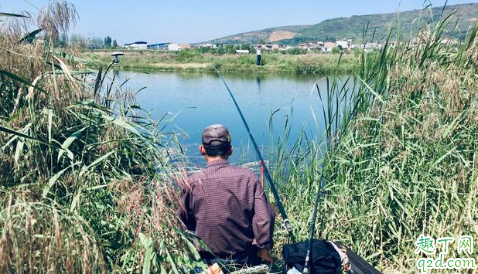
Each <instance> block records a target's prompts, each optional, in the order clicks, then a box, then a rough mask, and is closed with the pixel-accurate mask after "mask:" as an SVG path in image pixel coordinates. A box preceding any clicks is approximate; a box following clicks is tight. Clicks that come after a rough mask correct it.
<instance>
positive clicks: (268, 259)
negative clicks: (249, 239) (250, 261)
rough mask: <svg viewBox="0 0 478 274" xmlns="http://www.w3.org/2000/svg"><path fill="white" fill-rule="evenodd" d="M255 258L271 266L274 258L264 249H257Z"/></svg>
mask: <svg viewBox="0 0 478 274" xmlns="http://www.w3.org/2000/svg"><path fill="white" fill-rule="evenodd" d="M257 256H258V257H259V258H261V259H262V260H263V261H265V262H266V263H269V264H272V263H273V262H274V258H272V256H271V254H270V253H269V250H267V249H265V248H259V250H258V251H257Z"/></svg>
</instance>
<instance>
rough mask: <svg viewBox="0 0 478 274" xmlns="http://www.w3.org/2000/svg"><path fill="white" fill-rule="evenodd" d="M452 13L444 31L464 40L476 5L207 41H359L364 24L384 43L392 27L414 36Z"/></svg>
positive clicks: (348, 19) (473, 21)
mask: <svg viewBox="0 0 478 274" xmlns="http://www.w3.org/2000/svg"><path fill="white" fill-rule="evenodd" d="M452 13H453V15H452V19H451V22H452V23H451V24H450V25H449V27H448V28H447V30H448V31H449V32H451V30H453V28H454V27H455V26H456V27H457V29H458V31H457V32H454V33H453V35H452V36H454V37H455V38H463V37H464V36H465V34H466V31H467V30H468V29H469V28H470V27H471V26H473V25H474V24H476V21H477V18H478V3H471V4H461V5H453V6H447V7H445V8H444V7H435V8H426V9H420V10H412V11H404V12H400V13H388V14H372V15H360V16H352V17H346V18H335V19H329V20H325V21H322V22H320V23H318V24H315V25H311V26H306V25H304V26H285V27H277V28H268V29H264V30H256V31H251V32H245V33H240V34H236V35H231V36H226V37H222V38H218V39H215V40H211V41H209V42H211V43H218V44H255V43H259V42H265V43H280V44H298V43H301V42H304V41H333V40H335V39H340V38H349V39H353V40H355V41H361V40H363V37H364V35H363V34H364V28H365V27H366V26H367V25H368V32H367V33H368V36H367V37H368V40H370V39H371V37H372V34H373V35H374V40H383V39H385V38H386V37H387V35H388V33H389V30H390V28H391V27H393V28H396V29H399V32H400V33H402V34H404V35H405V34H407V35H409V34H410V33H415V34H416V31H417V30H418V29H420V28H422V27H423V26H425V25H426V23H429V22H437V21H438V20H440V19H442V18H445V17H447V16H449V15H450V14H452ZM398 22H399V23H398ZM405 38H407V37H405Z"/></svg>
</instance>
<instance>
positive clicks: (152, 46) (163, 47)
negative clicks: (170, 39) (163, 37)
mask: <svg viewBox="0 0 478 274" xmlns="http://www.w3.org/2000/svg"><path fill="white" fill-rule="evenodd" d="M169 44H170V43H156V44H150V45H148V46H147V48H148V49H151V50H168V45H169Z"/></svg>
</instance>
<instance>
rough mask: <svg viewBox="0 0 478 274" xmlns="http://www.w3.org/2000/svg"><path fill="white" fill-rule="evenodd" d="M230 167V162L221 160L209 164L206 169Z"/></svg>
mask: <svg viewBox="0 0 478 274" xmlns="http://www.w3.org/2000/svg"><path fill="white" fill-rule="evenodd" d="M228 165H229V161H227V160H226V159H219V160H214V161H210V162H208V163H207V166H206V167H210V166H228Z"/></svg>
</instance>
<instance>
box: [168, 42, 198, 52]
mask: <svg viewBox="0 0 478 274" xmlns="http://www.w3.org/2000/svg"><path fill="white" fill-rule="evenodd" d="M191 48H192V46H191V45H190V44H177V43H170V44H169V45H168V50H169V51H179V50H183V49H191Z"/></svg>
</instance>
